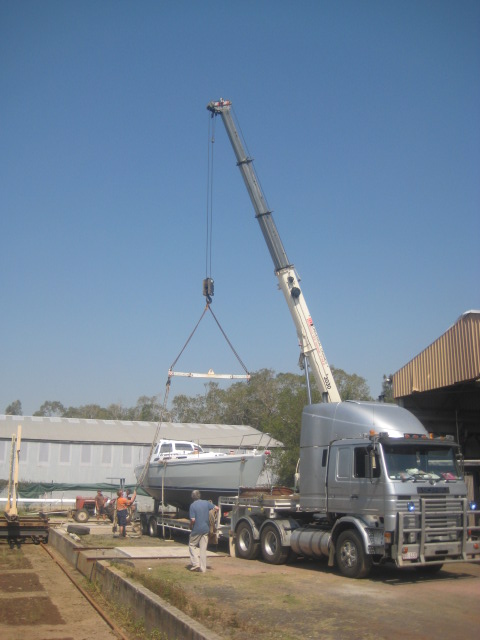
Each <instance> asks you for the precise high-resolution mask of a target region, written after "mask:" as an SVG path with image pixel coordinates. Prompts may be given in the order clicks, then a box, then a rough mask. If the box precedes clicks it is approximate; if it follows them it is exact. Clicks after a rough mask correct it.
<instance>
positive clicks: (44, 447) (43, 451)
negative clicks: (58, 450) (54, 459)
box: [38, 442, 50, 464]
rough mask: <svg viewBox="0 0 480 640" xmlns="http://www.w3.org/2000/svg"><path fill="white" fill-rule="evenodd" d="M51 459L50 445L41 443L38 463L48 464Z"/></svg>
mask: <svg viewBox="0 0 480 640" xmlns="http://www.w3.org/2000/svg"><path fill="white" fill-rule="evenodd" d="M49 459H50V443H49V442H40V445H39V447H38V462H39V464H48V462H49Z"/></svg>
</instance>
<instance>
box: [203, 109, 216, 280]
mask: <svg viewBox="0 0 480 640" xmlns="http://www.w3.org/2000/svg"><path fill="white" fill-rule="evenodd" d="M214 143H215V118H209V120H208V144H207V206H206V223H207V224H206V233H207V235H206V242H205V278H211V277H212V237H213V166H214V164H213V155H214V154H213V149H214V146H213V145H214Z"/></svg>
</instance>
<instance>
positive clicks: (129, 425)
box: [0, 415, 280, 447]
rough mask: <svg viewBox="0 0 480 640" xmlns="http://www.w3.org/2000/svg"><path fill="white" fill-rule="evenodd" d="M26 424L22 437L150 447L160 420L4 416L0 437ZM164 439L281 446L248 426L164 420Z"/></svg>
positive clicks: (210, 444) (0, 420) (213, 444)
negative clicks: (136, 420) (137, 420)
mask: <svg viewBox="0 0 480 640" xmlns="http://www.w3.org/2000/svg"><path fill="white" fill-rule="evenodd" d="M17 425H22V439H25V440H38V441H48V442H82V443H86V442H91V443H109V444H132V445H148V446H150V445H151V443H152V440H153V438H154V436H155V432H156V430H157V426H158V423H156V422H135V421H129V420H90V419H83V418H43V417H37V416H5V415H0V439H2V440H5V439H8V440H10V439H11V437H12V434H14V433H15V434H16V432H17ZM159 437H160V438H169V439H173V440H192V441H194V442H198V443H199V444H201V445H202V446H206V447H238V446H240V444H241V445H242V446H243V447H258V446H266V445H267V443H269V442H270V444H268V446H271V447H275V446H280V443H279V442H277V441H276V440H271V441H270V437H269V436H268V435H267V434H262V433H261V432H260V431H258V430H257V429H254V428H253V427H249V426H247V425H233V424H194V423H180V422H162V424H161V427H160V435H159Z"/></svg>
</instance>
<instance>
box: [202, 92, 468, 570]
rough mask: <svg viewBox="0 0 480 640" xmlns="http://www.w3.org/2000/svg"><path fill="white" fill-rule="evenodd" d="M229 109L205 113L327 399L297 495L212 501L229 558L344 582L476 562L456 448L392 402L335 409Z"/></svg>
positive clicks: (303, 441)
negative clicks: (310, 563)
mask: <svg viewBox="0 0 480 640" xmlns="http://www.w3.org/2000/svg"><path fill="white" fill-rule="evenodd" d="M231 106H232V103H231V102H230V101H229V100H223V99H221V100H219V101H217V102H210V103H209V104H208V105H207V109H208V110H209V111H211V112H212V116H216V115H221V117H222V120H223V123H224V125H225V128H226V130H227V134H228V137H229V138H230V142H231V143H232V146H233V149H234V152H235V156H236V158H237V164H238V167H239V168H240V171H241V173H242V176H243V179H244V181H245V185H246V187H247V190H248V193H249V195H250V198H251V200H252V203H253V206H254V208H255V214H256V217H257V220H258V222H259V224H260V227H261V229H262V233H263V236H264V238H265V241H266V243H267V246H268V249H269V251H270V255H271V257H272V259H273V263H274V266H275V273H276V275H277V277H278V281H279V283H280V288H281V290H282V291H283V294H284V296H285V299H286V301H287V304H288V307H289V309H290V313H291V315H292V317H293V320H294V322H295V327H296V329H297V334H298V338H299V341H300V348H301V357H303V359H304V364H305V371H306V374H307V375H306V378H307V383H308V362H310V365H311V368H312V370H313V373H314V376H315V379H316V382H317V385H318V387H319V389H320V391H321V392H322V393H323V394H324V400H328V402H322V403H321V404H309V405H308V406H306V407H305V408H304V410H303V414H302V428H301V435H300V465H299V469H300V474H299V488H298V491H296V492H293V491H290V490H285V491H281V489H282V488H271V489H269V490H268V491H262V490H259V491H257V490H255V489H253V490H248V489H246V490H245V491H243V492H242V491H241V492H240V494H239V495H238V496H236V497H235V498H220V500H219V507H220V509H219V513H224V512H226V511H228V510H230V524H229V532H228V535H229V541H230V548H231V550H232V552H233V551H234V553H235V555H236V556H237V557H240V558H244V559H246V560H253V559H254V558H256V557H257V556H258V555H260V553H261V555H262V557H263V559H264V560H265V561H266V562H269V563H271V564H281V563H283V562H285V561H286V560H287V558H288V557H289V556H291V555H292V554H293V555H294V556H295V555H300V556H307V557H313V558H320V557H322V556H327V557H328V559H329V565H333V564H334V563H336V564H337V566H338V568H339V569H340V571H341V573H342V574H343V575H345V576H348V577H351V578H362V577H365V576H367V575H368V573H369V572H370V569H371V568H372V566H373V565H376V564H378V565H380V564H384V563H388V562H390V563H394V564H395V565H396V566H398V567H415V568H418V569H421V570H423V571H428V572H429V573H434V572H436V571H439V570H440V569H441V568H442V566H443V565H444V564H446V563H452V562H478V561H480V527H479V526H478V525H475V524H474V522H475V518H476V517H477V515H478V512H477V511H476V504H474V503H470V502H469V501H468V498H467V487H466V484H465V481H464V478H463V472H462V468H461V460H460V453H459V448H458V445H456V444H455V443H454V442H451V441H448V440H444V439H433V438H432V437H431V436H430V434H428V433H427V431H426V430H425V428H424V427H423V425H422V424H421V423H420V422H419V421H418V420H417V418H415V417H414V416H413V415H412V414H411V413H409V412H408V411H406V410H405V409H403V408H401V407H399V406H397V405H393V404H381V403H373V402H351V401H346V402H341V400H340V395H339V393H338V390H337V387H336V385H335V382H334V380H333V377H332V374H331V371H330V367H329V365H328V362H327V359H326V357H325V354H324V351H323V348H322V345H321V343H320V340H319V338H318V335H317V332H316V330H315V327H314V324H313V321H312V318H311V316H310V313H309V311H308V309H307V305H306V303H305V300H304V298H303V294H302V291H301V289H300V287H299V284H298V278H297V276H296V273H295V269H294V267H293V265H292V264H291V263H290V262H289V260H288V258H287V255H286V253H285V249H284V247H283V245H282V242H281V240H280V237H279V235H278V231H277V228H276V226H275V223H274V221H273V218H272V212H271V211H270V210H269V209H268V207H267V204H266V200H265V198H264V196H263V193H262V190H261V188H260V186H259V182H258V180H257V177H256V175H255V171H254V169H253V165H252V159H251V158H249V157H248V156H247V155H246V153H245V150H244V148H243V145H242V143H241V141H240V138H239V135H238V132H237V130H236V128H235V125H234V123H233V119H232V115H231V113H230V110H231ZM283 489H284V488H283ZM472 521H473V522H472Z"/></svg>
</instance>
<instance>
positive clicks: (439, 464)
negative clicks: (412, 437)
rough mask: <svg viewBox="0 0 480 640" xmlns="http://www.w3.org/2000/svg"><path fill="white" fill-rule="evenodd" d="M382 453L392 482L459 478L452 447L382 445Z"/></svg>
mask: <svg viewBox="0 0 480 640" xmlns="http://www.w3.org/2000/svg"><path fill="white" fill-rule="evenodd" d="M383 451H384V454H385V464H386V467H387V475H388V477H389V478H391V479H392V480H404V481H406V480H412V479H413V480H415V481H417V482H418V481H422V480H435V481H439V480H458V479H459V478H460V476H461V474H460V470H459V468H458V464H457V460H456V458H455V452H454V450H453V448H452V447H435V445H432V444H428V445H421V444H418V445H413V446H412V445H401V444H398V445H397V444H384V445H383Z"/></svg>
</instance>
